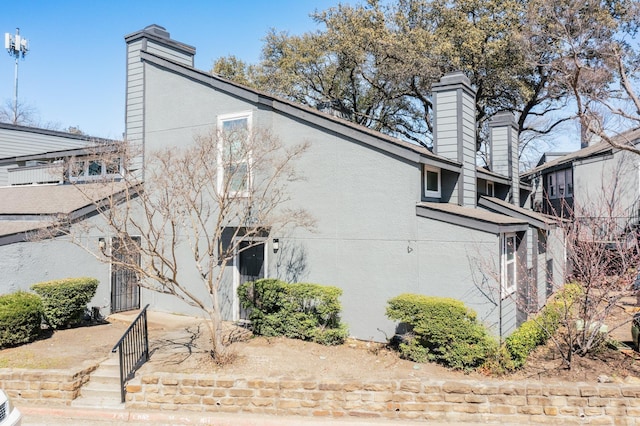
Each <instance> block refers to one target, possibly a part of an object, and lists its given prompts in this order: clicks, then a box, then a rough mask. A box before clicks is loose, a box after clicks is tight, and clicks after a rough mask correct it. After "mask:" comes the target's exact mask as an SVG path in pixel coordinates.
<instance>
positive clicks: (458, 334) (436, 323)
mask: <svg viewBox="0 0 640 426" xmlns="http://www.w3.org/2000/svg"><path fill="white" fill-rule="evenodd" d="M387 317H388V318H389V319H391V320H395V321H400V322H402V323H405V324H406V325H407V326H408V327H409V328H410V333H408V335H407V336H405V339H404V342H402V343H401V344H400V353H401V355H402V356H403V357H405V358H408V359H411V360H413V361H416V362H425V361H432V362H437V363H440V364H443V365H445V366H447V367H450V368H454V369H459V370H470V369H473V368H476V367H479V366H481V365H482V364H483V363H484V362H485V361H486V359H487V358H488V357H490V356H491V355H492V354H495V353H496V352H497V348H498V345H497V343H496V342H495V341H494V340H493V338H492V337H491V336H490V335H489V333H488V331H487V330H486V328H485V327H484V326H483V325H482V324H481V323H479V322H478V321H477V319H476V313H475V312H474V311H473V310H471V309H469V308H467V307H465V306H464V304H463V303H462V302H460V301H458V300H454V299H449V298H442V297H431V296H423V295H417V294H402V295H400V296H397V297H394V298H392V299H390V300H389V301H388V306H387Z"/></svg>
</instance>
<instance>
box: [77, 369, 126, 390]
mask: <svg viewBox="0 0 640 426" xmlns="http://www.w3.org/2000/svg"><path fill="white" fill-rule="evenodd" d="M91 383H100V384H104V385H109V386H112V387H115V388H118V387H119V386H120V375H119V374H118V375H113V374H111V373H101V372H94V373H93V374H92V375H91V377H90V379H89V382H88V383H87V385H89V384H91ZM87 385H85V386H87Z"/></svg>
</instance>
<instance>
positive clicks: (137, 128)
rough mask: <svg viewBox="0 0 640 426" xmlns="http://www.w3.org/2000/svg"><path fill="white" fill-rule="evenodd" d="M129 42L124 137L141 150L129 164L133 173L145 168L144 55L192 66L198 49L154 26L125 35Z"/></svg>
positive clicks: (136, 148)
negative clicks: (143, 53)
mask: <svg viewBox="0 0 640 426" xmlns="http://www.w3.org/2000/svg"><path fill="white" fill-rule="evenodd" d="M124 39H125V42H126V43H127V87H126V102H125V135H126V136H125V138H126V140H127V141H128V142H129V144H130V146H131V147H132V148H133V149H135V150H137V151H139V152H140V154H139V155H137V156H136V157H135V158H134V159H133V160H132V163H133V164H131V165H129V167H130V169H131V170H136V169H139V168H140V167H142V162H143V150H144V124H143V123H144V122H143V117H144V81H145V80H144V62H142V59H141V52H148V53H151V54H154V55H157V56H161V57H164V58H166V59H169V60H171V61H174V62H178V63H180V64H183V65H187V66H191V67H193V65H194V63H193V59H194V56H195V53H196V49H195V47H192V46H189V45H186V44H184V43H180V42H177V41H175V40H172V39H171V37H170V35H169V32H168V31H167V30H166V29H165V28H164V27H161V26H159V25H156V24H153V25H149V26H148V27H146V28H144V29H143V30H141V31H136V32H135V33H131V34H129V35H127V36H125V38H124Z"/></svg>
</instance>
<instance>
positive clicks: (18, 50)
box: [4, 28, 29, 124]
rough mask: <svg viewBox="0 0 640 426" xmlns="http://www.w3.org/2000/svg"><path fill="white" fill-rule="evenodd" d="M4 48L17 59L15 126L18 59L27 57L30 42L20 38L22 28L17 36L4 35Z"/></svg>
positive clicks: (15, 96) (15, 98)
mask: <svg viewBox="0 0 640 426" xmlns="http://www.w3.org/2000/svg"><path fill="white" fill-rule="evenodd" d="M4 48H5V49H7V52H9V55H11V56H13V57H15V59H16V67H15V81H14V85H13V90H14V92H13V124H18V59H20V57H21V56H22V59H24V57H25V55H26V54H27V52H28V51H29V41H28V40H27V39H26V38H24V37H22V36H20V28H16V35H15V36H12V35H11V34H9V33H4Z"/></svg>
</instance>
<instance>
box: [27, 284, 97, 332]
mask: <svg viewBox="0 0 640 426" xmlns="http://www.w3.org/2000/svg"><path fill="white" fill-rule="evenodd" d="M97 288H98V280H97V279H95V278H87V277H83V278H67V279H63V280H55V281H47V282H42V283H37V284H34V285H32V286H31V289H32V290H33V291H35V292H36V293H38V294H39V295H40V296H41V297H42V302H43V305H44V318H45V321H46V322H47V324H49V326H50V327H51V328H53V329H57V328H60V327H70V326H73V325H76V324H78V323H80V321H82V317H83V316H84V313H85V309H86V307H87V303H89V302H90V301H91V299H92V298H93V296H94V295H95V294H96V289H97Z"/></svg>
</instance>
